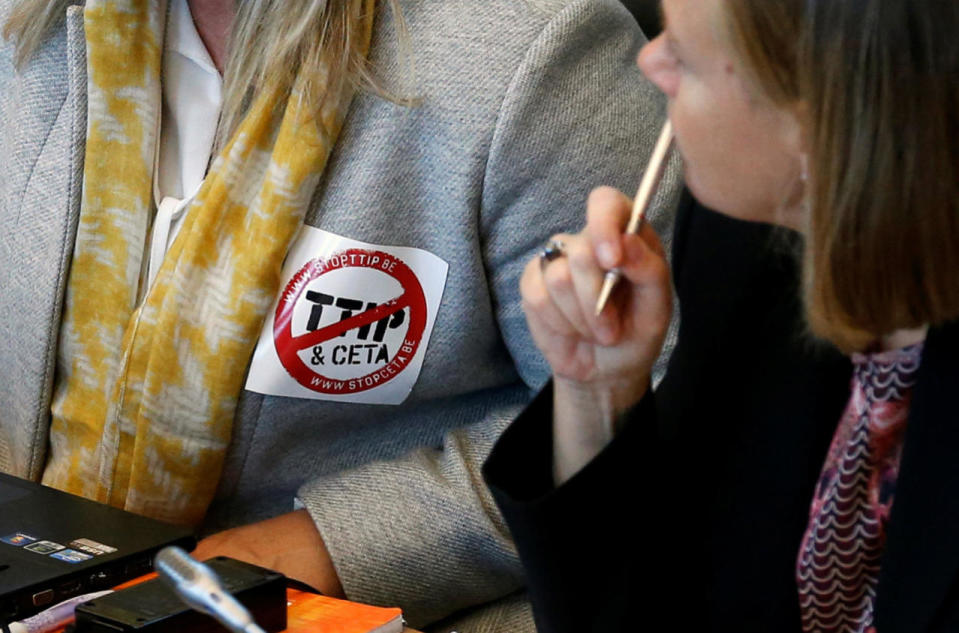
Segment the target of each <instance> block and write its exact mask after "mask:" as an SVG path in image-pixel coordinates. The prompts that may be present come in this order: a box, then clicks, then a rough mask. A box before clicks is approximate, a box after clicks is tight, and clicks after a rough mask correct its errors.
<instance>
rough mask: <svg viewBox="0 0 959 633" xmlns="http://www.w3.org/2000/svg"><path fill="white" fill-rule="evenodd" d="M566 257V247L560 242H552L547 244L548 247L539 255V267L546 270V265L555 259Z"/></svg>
mask: <svg viewBox="0 0 959 633" xmlns="http://www.w3.org/2000/svg"><path fill="white" fill-rule="evenodd" d="M565 256H566V245H565V244H563V242H561V241H560V240H550V241H548V242H546V247H545V248H543V250H542V251H541V252H540V254H539V267H540V269H545V268H546V265H547V264H548V263H550V262H551V261H553V260H554V259H559V258H560V257H565Z"/></svg>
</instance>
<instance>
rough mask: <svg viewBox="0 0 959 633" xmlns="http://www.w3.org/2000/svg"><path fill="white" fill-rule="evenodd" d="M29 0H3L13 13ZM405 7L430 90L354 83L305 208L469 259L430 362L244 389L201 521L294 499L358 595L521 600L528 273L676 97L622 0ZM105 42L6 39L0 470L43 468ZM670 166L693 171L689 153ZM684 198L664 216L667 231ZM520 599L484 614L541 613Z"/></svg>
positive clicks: (376, 50) (412, 606) (469, 603)
mask: <svg viewBox="0 0 959 633" xmlns="http://www.w3.org/2000/svg"><path fill="white" fill-rule="evenodd" d="M12 4H13V0H0V23H2V22H3V21H4V20H5V19H6V15H7V13H8V11H9V9H10V7H11V6H12ZM402 5H403V13H404V17H405V19H406V21H407V23H408V25H409V29H410V33H411V36H412V48H413V55H414V67H413V73H410V72H409V66H408V65H407V64H406V62H405V61H404V57H403V55H402V54H401V53H400V51H399V50H398V47H397V46H396V34H395V24H394V21H393V18H392V16H391V14H390V12H389V11H388V10H384V11H383V12H382V15H381V17H380V18H379V19H378V20H377V25H376V31H375V35H374V44H373V52H372V59H373V61H374V62H375V64H376V67H377V69H378V72H379V73H380V76H382V77H384V78H385V79H386V80H387V83H388V84H389V85H392V86H393V87H395V88H396V89H397V90H398V91H400V92H405V93H409V92H411V91H412V92H413V93H415V95H417V96H419V97H420V98H421V103H420V104H419V105H418V106H416V107H413V108H406V107H402V106H398V105H394V104H392V103H390V102H387V101H385V100H383V99H381V98H377V97H374V96H371V95H366V94H362V95H359V96H358V97H357V98H356V100H355V102H354V103H353V106H352V109H351V111H350V114H349V117H348V119H347V123H346V127H345V129H344V131H343V133H342V136H341V137H340V139H339V141H338V144H337V148H336V150H335V152H334V154H333V156H332V158H331V162H330V163H329V165H328V168H327V172H326V174H325V176H324V181H323V184H322V186H321V188H320V189H319V190H318V191H317V194H316V196H315V198H314V203H313V205H312V206H311V210H310V212H309V213H308V216H307V221H308V223H309V224H311V225H313V226H316V227H319V228H322V229H324V230H327V231H331V232H333V233H336V234H339V235H343V236H347V237H350V238H353V239H357V240H362V241H365V242H371V243H374V244H384V245H398V246H412V247H416V248H420V249H424V250H427V251H430V252H432V253H434V254H436V255H438V256H439V257H441V258H442V259H444V260H445V261H446V262H448V263H449V266H450V269H449V275H448V279H447V284H446V289H445V292H444V294H443V299H442V303H441V306H440V309H439V313H438V316H437V319H436V324H435V328H434V329H433V333H432V338H431V340H430V343H429V347H428V350H427V353H426V358H425V363H424V366H423V369H422V373H421V374H420V376H419V379H418V381H417V383H416V385H415V387H414V388H413V391H412V393H411V395H410V397H409V398H408V399H407V400H406V401H405V402H404V403H403V404H402V405H398V406H376V405H359V404H344V403H332V402H324V401H319V400H301V399H293V398H282V397H272V396H263V395H260V394H257V393H252V392H245V393H244V394H243V396H242V398H241V401H240V405H239V409H238V411H237V416H236V421H235V425H234V438H233V443H232V446H231V448H230V451H229V453H228V456H227V462H226V467H225V470H224V473H223V476H222V478H221V480H220V484H219V492H218V494H217V498H216V500H215V502H214V504H213V506H212V507H211V509H210V512H209V515H208V517H207V523H206V525H205V526H204V528H205V530H207V531H211V530H216V529H220V528H224V527H228V526H231V525H236V524H240V523H245V522H250V521H254V520H257V519H262V518H265V517H268V516H271V515H275V514H278V513H281V512H285V511H289V510H290V509H292V504H293V500H294V497H297V498H298V499H299V500H301V501H302V503H303V504H305V506H306V507H307V508H308V509H309V511H310V513H311V514H312V516H313V518H314V519H315V521H316V524H317V526H318V528H319V530H320V532H321V534H322V535H323V538H324V540H325V541H326V544H327V546H328V547H329V549H330V552H331V554H332V557H333V560H334V562H335V565H336V568H337V571H338V573H339V575H340V578H341V580H342V582H343V586H344V587H345V589H346V593H347V595H348V596H349V597H350V598H352V599H356V600H361V601H366V602H373V603H382V604H399V605H400V606H402V607H403V609H404V611H405V613H406V616H407V618H408V620H409V621H410V622H411V624H413V625H415V626H423V625H424V624H425V623H428V622H433V621H436V620H437V619H439V618H442V617H444V616H447V615H449V614H451V613H454V612H457V611H460V610H463V609H467V608H470V607H473V606H475V605H480V604H484V603H491V602H494V601H497V600H500V599H504V600H505V602H501V603H500V604H501V605H502V604H507V605H522V600H521V599H520V598H516V597H515V596H516V595H517V593H516V592H521V591H522V587H523V576H522V570H521V567H520V565H519V563H518V560H517V557H516V553H515V551H514V548H513V545H512V543H511V540H510V538H509V534H508V532H507V530H506V527H505V525H504V524H503V522H502V520H501V518H500V516H499V514H498V512H497V510H496V509H495V506H494V504H493V502H492V500H491V498H490V497H489V495H488V493H487V491H486V489H485V487H484V485H483V483H482V479H481V477H480V475H479V468H480V465H481V464H482V462H483V459H484V458H485V456H486V454H487V452H488V451H489V449H490V448H491V446H492V443H493V441H494V439H495V438H496V437H497V435H498V434H499V433H500V431H501V430H502V429H503V428H504V427H505V426H506V424H507V423H508V422H509V421H510V420H511V419H512V418H513V417H514V416H515V415H516V413H517V412H518V411H519V410H520V409H521V408H522V407H523V405H524V404H525V403H526V402H527V400H528V399H529V397H530V395H531V392H532V390H533V389H535V388H536V387H537V386H539V385H540V384H542V383H543V382H544V381H545V379H546V377H547V373H548V372H547V368H546V366H545V364H544V362H543V360H542V358H541V357H540V355H539V353H538V352H537V350H536V348H535V346H534V345H533V343H532V341H531V340H530V337H529V334H528V332H527V329H526V325H525V321H524V318H523V314H522V312H521V310H520V305H519V296H518V285H517V282H518V278H519V275H520V272H521V270H522V268H523V266H524V265H525V263H526V262H527V261H528V259H529V258H530V257H532V256H533V255H534V254H535V253H536V251H537V249H538V248H540V247H541V246H542V244H543V242H544V241H545V240H546V238H547V237H548V236H549V235H550V234H552V233H554V232H560V231H575V230H577V229H578V227H579V226H581V224H582V222H583V217H584V202H585V199H586V196H587V194H588V192H589V190H590V189H591V188H592V187H593V186H595V185H597V184H610V185H613V186H616V187H619V188H620V189H622V190H624V191H627V192H632V191H633V190H634V189H635V187H636V184H637V182H638V176H639V173H640V171H641V168H642V164H643V160H644V159H645V157H646V156H648V153H649V151H650V148H651V145H652V143H653V142H654V140H655V137H656V134H657V132H658V129H659V125H660V122H661V120H662V117H663V114H664V112H663V101H662V99H661V98H660V96H659V95H658V94H657V93H656V91H655V90H654V89H653V88H652V87H651V86H650V85H649V84H647V83H646V82H644V81H643V80H642V79H641V77H640V75H639V72H638V71H637V70H636V68H635V64H634V59H635V55H636V52H637V50H638V47H639V46H640V44H641V43H642V41H643V39H642V34H641V33H640V31H639V30H638V28H637V27H636V25H635V23H634V22H633V20H632V18H631V17H630V16H629V14H628V13H627V12H626V11H625V9H623V8H622V7H621V6H620V5H619V3H618V2H616V0H482V1H480V2H477V1H475V0H410V1H408V2H403V3H402ZM85 62H86V60H85V51H84V35H83V20H82V7H73V8H71V9H70V10H69V13H68V16H67V19H66V22H65V24H64V25H62V26H61V28H59V30H58V31H57V32H56V34H55V36H54V37H52V38H51V39H50V40H49V41H48V42H47V43H46V44H45V45H43V46H42V48H41V49H40V50H39V52H38V53H37V55H36V56H35V57H34V58H33V59H32V60H31V61H30V63H29V64H28V65H27V66H26V67H25V68H24V69H22V71H21V72H19V73H17V72H15V71H14V69H13V67H12V45H11V44H10V43H8V42H0V156H2V157H3V165H2V166H0V227H2V229H0V334H2V337H3V341H4V343H3V344H2V345H0V469H2V470H4V471H10V472H13V473H16V474H18V475H21V476H25V477H31V478H34V479H36V478H38V477H39V476H40V474H41V472H42V469H43V466H44V460H45V448H46V441H47V430H48V422H49V409H50V398H51V389H52V385H53V384H54V381H55V375H54V374H55V352H56V346H57V337H58V332H59V324H60V314H61V307H62V301H63V295H64V287H65V283H66V279H67V275H68V273H69V264H70V260H71V251H72V244H73V239H74V235H75V230H76V221H77V215H78V211H79V201H80V186H81V181H82V180H81V176H82V168H83V152H84V136H85V126H86V97H85V90H86V64H85ZM669 182H670V187H668V189H669V190H670V191H671V192H674V191H675V190H676V188H677V187H678V179H677V174H676V172H675V171H673V172H671V174H670V181H669ZM666 197H668V196H664V197H663V199H661V200H660V205H659V207H658V208H657V210H656V211H655V212H654V213H653V214H652V218H653V221H654V223H655V224H656V225H657V228H659V229H660V231H661V233H663V234H664V235H666V234H668V228H667V227H668V218H667V217H666V216H665V214H664V213H663V212H662V209H663V208H664V207H665V206H666V203H665V199H666ZM237 370H238V371H244V370H245V368H237ZM510 594H512V597H508V596H510ZM507 611H510V609H504V608H499V610H497V609H496V608H493V609H492V610H490V611H489V613H498V614H499V615H496V616H495V617H494V616H491V617H492V620H491V619H490V618H489V617H487V618H485V620H484V619H483V618H480V620H482V621H483V624H482V625H479V624H476V622H478V621H480V620H475V619H474V620H473V622H474V625H475V626H476V627H477V628H472V629H470V630H497V629H499V630H510V631H516V630H532V623H531V620H530V619H529V618H528V617H526V616H525V615H523V616H522V617H518V618H514V619H513V620H511V621H507V620H508V619H509V618H508V616H507V615H503V614H504V613H506V612H507ZM520 611H522V609H520ZM513 612H514V614H515V612H516V611H515V609H514V610H513ZM524 613H525V612H524ZM496 618H500V623H499V624H496V622H494V620H496Z"/></svg>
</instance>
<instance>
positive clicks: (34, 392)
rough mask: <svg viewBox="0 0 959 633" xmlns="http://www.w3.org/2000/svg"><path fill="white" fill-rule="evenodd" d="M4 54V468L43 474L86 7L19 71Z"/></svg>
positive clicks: (80, 126) (78, 138)
mask: <svg viewBox="0 0 959 633" xmlns="http://www.w3.org/2000/svg"><path fill="white" fill-rule="evenodd" d="M9 52H10V51H9V50H6V51H3V54H2V56H0V75H4V76H3V77H2V78H0V82H2V83H4V84H6V87H7V88H8V89H7V90H4V91H3V92H2V94H0V150H2V152H0V154H2V155H3V156H5V157H7V163H6V164H4V165H2V166H0V170H2V171H3V174H2V175H0V227H3V230H2V231H0V292H2V293H3V296H4V300H3V301H2V302H0V335H2V336H3V340H4V341H5V344H4V345H2V346H0V367H4V368H5V371H6V372H7V375H8V376H11V377H13V376H16V377H17V379H16V380H5V381H0V470H4V471H9V472H13V473H15V474H17V475H20V476H24V477H30V478H32V479H37V478H39V476H40V475H41V474H42V469H43V464H44V462H45V457H46V455H45V453H46V446H47V434H48V431H49V418H50V399H51V392H52V388H53V384H54V368H55V364H56V350H57V338H58V335H59V329H60V314H61V311H62V306H63V296H64V291H65V288H66V280H67V274H68V271H69V266H70V261H71V257H72V252H73V242H74V239H75V236H76V227H77V218H78V216H79V210H80V193H81V188H82V178H83V153H84V143H85V139H86V114H87V99H86V91H87V83H86V82H87V79H86V75H87V72H86V44H85V38H84V32H83V8H82V7H80V6H73V7H70V8H69V9H68V12H67V18H66V23H65V25H63V26H61V28H60V29H59V30H58V31H57V32H56V33H55V34H54V35H53V36H52V37H51V38H50V39H49V40H48V41H47V42H46V43H45V44H44V45H43V46H42V47H41V48H40V49H39V50H38V52H37V54H36V55H35V56H34V58H33V59H32V60H31V61H30V62H29V63H28V64H27V65H26V67H25V68H23V69H22V70H21V71H20V72H18V73H16V74H15V75H10V74H9V73H11V72H12V69H11V68H10V67H9V64H10V58H9Z"/></svg>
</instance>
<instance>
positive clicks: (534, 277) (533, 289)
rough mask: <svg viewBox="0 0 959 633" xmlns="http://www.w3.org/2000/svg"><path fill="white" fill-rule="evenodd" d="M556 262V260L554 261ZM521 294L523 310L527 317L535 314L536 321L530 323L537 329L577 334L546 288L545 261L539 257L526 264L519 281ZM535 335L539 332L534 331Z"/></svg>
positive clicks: (561, 334) (552, 332) (566, 334)
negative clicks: (544, 276) (544, 277)
mask: <svg viewBox="0 0 959 633" xmlns="http://www.w3.org/2000/svg"><path fill="white" fill-rule="evenodd" d="M552 263H555V262H552ZM519 290H520V295H521V297H522V306H523V312H525V313H526V316H527V319H530V317H532V316H534V315H535V317H536V323H535V324H533V323H530V325H531V326H534V325H535V327H533V329H534V330H535V329H536V328H537V327H538V328H546V329H548V330H550V333H551V334H556V335H560V336H569V335H572V334H576V328H575V326H573V324H572V323H570V322H569V320H568V319H567V318H566V317H565V316H564V315H563V313H562V312H561V311H560V309H559V308H558V307H557V305H556V304H555V303H554V302H553V298H552V297H551V296H550V293H549V290H548V289H547V288H546V282H545V280H544V279H543V263H542V261H541V260H540V258H539V257H537V258H535V259H532V260H530V262H529V263H528V264H526V269H525V270H524V271H523V276H522V277H521V278H520V282H519ZM533 334H534V336H535V335H536V334H537V332H536V331H534V332H533Z"/></svg>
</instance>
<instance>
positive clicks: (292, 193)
mask: <svg viewBox="0 0 959 633" xmlns="http://www.w3.org/2000/svg"><path fill="white" fill-rule="evenodd" d="M352 1H355V2H356V3H357V10H359V11H361V12H362V15H363V31H364V32H363V35H364V37H365V39H364V42H365V46H366V47H367V49H368V47H369V40H370V35H371V32H372V20H373V8H374V0H352ZM165 4H166V2H165V1H164V0H87V3H86V8H85V9H84V27H85V30H86V41H87V66H88V99H89V108H88V120H87V142H86V158H85V160H86V162H85V165H84V177H83V195H82V202H81V210H80V219H79V227H78V229H77V237H76V245H75V247H74V252H73V263H72V267H71V269H70V278H69V281H68V284H67V295H66V305H65V307H64V316H63V322H62V325H61V332H60V348H59V352H58V354H59V357H58V373H57V378H56V384H55V392H54V400H53V406H52V413H53V417H52V421H51V427H50V452H49V457H48V461H47V465H46V469H45V471H44V474H43V481H44V483H46V484H48V485H52V486H54V487H57V488H60V489H63V490H67V491H70V492H73V493H76V494H81V495H84V496H86V497H89V498H93V499H97V500H99V501H103V502H106V503H109V504H111V505H114V506H117V507H122V508H126V509H127V510H131V511H133V512H137V513H140V514H145V515H149V516H153V517H156V518H159V519H163V520H167V521H171V522H176V523H187V524H196V523H198V522H199V521H200V520H202V518H203V516H204V513H205V512H206V509H207V507H208V505H209V503H210V501H211V500H212V498H213V494H214V492H215V490H216V486H217V484H218V481H219V478H220V474H221V471H222V467H223V461H224V457H225V453H226V449H227V446H228V444H229V441H230V437H231V433H232V425H233V416H234V413H235V409H236V404H237V401H238V398H239V395H240V393H241V391H242V385H243V378H244V375H245V372H246V368H247V364H248V362H249V359H250V356H251V354H252V351H253V348H254V346H255V344H256V339H257V335H258V334H259V331H260V328H261V326H262V321H263V318H264V316H265V314H266V311H267V310H268V309H269V306H270V305H271V303H272V301H273V298H274V295H275V293H276V292H277V290H278V287H279V277H280V268H281V265H282V262H283V259H284V257H285V255H286V252H287V249H288V247H289V245H290V243H291V241H292V240H293V238H294V236H295V235H296V233H297V231H298V229H299V228H300V226H301V224H302V222H303V216H304V213H305V210H306V208H307V206H308V204H309V202H310V199H311V196H312V194H313V192H314V189H315V187H316V186H317V183H318V181H319V178H320V176H321V174H322V172H323V170H324V168H325V166H326V162H327V159H328V157H329V154H330V151H331V150H332V148H333V144H334V143H335V141H336V138H337V136H338V134H339V131H340V128H341V127H342V123H343V119H344V117H345V115H346V112H347V109H348V108H349V104H350V102H351V100H352V97H353V93H354V90H353V89H352V88H351V87H350V86H349V85H346V86H344V87H343V89H342V94H340V95H331V97H333V98H327V99H326V100H325V103H326V104H327V105H326V106H325V107H324V108H323V109H322V111H321V112H319V113H316V112H315V111H313V110H311V109H310V108H309V107H308V104H306V103H304V101H305V100H302V99H300V98H298V97H299V91H298V90H296V89H294V91H293V95H292V96H291V97H290V98H289V99H288V100H287V102H286V104H285V107H279V108H277V107H276V105H277V97H276V96H275V95H269V94H263V95H260V96H259V97H258V98H257V99H256V100H255V101H254V103H253V105H252V107H251V108H250V111H249V113H248V115H247V116H246V118H245V119H244V120H243V122H242V123H241V124H240V125H239V128H238V129H237V131H236V132H235V134H234V135H233V137H232V139H231V140H230V141H229V143H228V144H227V145H226V147H225V148H224V149H223V151H222V152H221V153H220V155H219V156H218V157H217V159H216V160H215V161H214V163H213V166H212V167H211V169H210V173H209V174H208V175H207V178H206V180H205V181H204V183H203V186H202V188H201V189H200V192H199V194H198V195H197V196H196V199H195V200H194V201H193V203H192V205H191V207H190V211H189V213H188V214H187V216H186V218H185V220H184V224H183V227H182V229H181V231H180V233H179V235H178V237H177V238H176V239H175V240H174V242H173V244H172V246H171V248H170V251H169V252H168V253H167V255H166V258H165V259H164V261H163V265H162V267H161V268H160V271H159V273H158V275H157V278H156V281H155V282H154V284H153V285H152V286H151V287H150V289H149V290H148V292H147V293H146V295H145V297H144V298H143V300H142V302H141V303H140V304H139V305H138V303H137V298H138V295H139V294H140V283H141V281H140V280H141V267H142V261H143V257H144V245H145V244H146V243H147V237H148V232H149V227H150V218H151V215H152V213H153V209H152V191H153V189H152V174H153V161H154V156H155V148H156V143H157V138H156V136H157V134H156V132H157V121H158V117H159V116H160V107H161V105H160V104H161V92H160V71H161V68H160V62H161V59H162V52H163V47H162V43H163V29H164V25H165V18H166V8H165ZM297 83H299V82H297Z"/></svg>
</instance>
